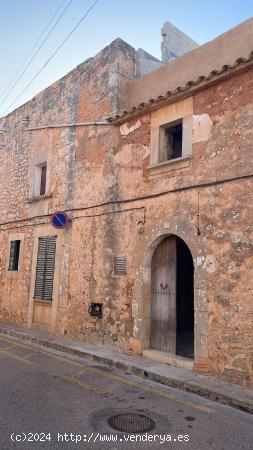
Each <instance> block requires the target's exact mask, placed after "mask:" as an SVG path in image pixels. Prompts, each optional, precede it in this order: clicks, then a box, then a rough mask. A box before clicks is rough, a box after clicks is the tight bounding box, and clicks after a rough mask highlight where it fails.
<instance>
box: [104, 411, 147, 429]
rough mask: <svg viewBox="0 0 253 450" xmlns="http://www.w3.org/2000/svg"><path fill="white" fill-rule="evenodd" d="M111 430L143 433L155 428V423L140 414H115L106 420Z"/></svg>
mask: <svg viewBox="0 0 253 450" xmlns="http://www.w3.org/2000/svg"><path fill="white" fill-rule="evenodd" d="M108 424H109V425H110V427H111V428H113V429H114V430H117V431H125V432H126V433H145V431H150V430H153V429H154V428H155V422H154V421H153V420H152V419H150V418H149V417H147V416H144V415H142V414H132V413H125V414H117V415H116V416H111V417H110V418H109V419H108Z"/></svg>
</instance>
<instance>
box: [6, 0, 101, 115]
mask: <svg viewBox="0 0 253 450" xmlns="http://www.w3.org/2000/svg"><path fill="white" fill-rule="evenodd" d="M97 3H98V0H95V1H94V2H93V3H92V5H91V6H90V7H89V8H88V9H87V11H86V12H85V13H84V15H83V16H82V17H81V19H80V20H79V22H77V24H76V25H75V27H74V28H73V29H72V30H71V31H70V33H69V34H68V35H67V36H66V38H65V39H64V40H63V41H62V43H61V44H60V45H59V46H58V47H57V48H56V50H55V51H54V52H53V53H52V55H51V56H50V57H49V58H48V60H47V61H46V62H45V63H44V64H43V66H42V67H41V68H40V70H39V71H38V72H37V73H36V74H35V76H34V77H33V78H32V80H31V81H30V83H28V84H27V85H26V86H25V87H24V89H23V90H22V92H21V93H20V94H19V95H18V96H17V97H16V98H15V99H14V100H13V102H12V103H11V104H10V105H9V106H8V108H6V109H5V111H4V112H3V115H5V113H6V112H7V111H8V110H9V109H10V108H11V107H12V106H13V105H14V103H16V101H17V100H18V99H19V98H20V97H21V96H22V95H23V93H24V92H25V91H26V90H27V89H28V88H29V87H30V86H31V84H32V83H33V82H34V81H35V80H36V78H38V76H39V75H40V73H41V72H42V71H43V70H44V69H45V67H46V66H47V65H48V64H49V63H50V61H52V59H53V58H54V57H55V55H56V54H57V53H58V52H59V50H60V49H61V48H62V47H63V45H64V44H65V43H66V42H67V40H68V39H69V38H70V36H72V34H73V33H74V32H75V31H76V29H77V28H78V27H79V25H81V23H82V22H83V21H84V20H85V19H86V17H87V16H88V14H89V13H90V12H91V11H92V9H93V8H94V7H95V6H96V4H97Z"/></svg>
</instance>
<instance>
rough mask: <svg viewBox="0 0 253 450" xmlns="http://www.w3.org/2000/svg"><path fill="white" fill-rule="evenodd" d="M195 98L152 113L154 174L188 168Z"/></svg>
mask: <svg viewBox="0 0 253 450" xmlns="http://www.w3.org/2000/svg"><path fill="white" fill-rule="evenodd" d="M192 126H193V103H192V98H191V97H190V98H187V99H184V100H181V101H179V102H175V103H172V104H170V105H167V106H163V107H162V108H160V109H158V110H156V111H152V112H151V131H150V150H151V153H150V168H151V169H153V168H154V169H156V170H155V171H151V172H150V174H151V176H153V175H156V174H158V173H163V172H166V171H171V170H177V169H178V168H183V167H189V165H190V164H191V162H190V159H191V155H192Z"/></svg>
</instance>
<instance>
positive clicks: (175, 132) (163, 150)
mask: <svg viewBox="0 0 253 450" xmlns="http://www.w3.org/2000/svg"><path fill="white" fill-rule="evenodd" d="M182 144H183V125H182V120H177V121H176V122H172V123H171V124H169V125H165V126H161V127H160V148H159V161H158V162H162V161H168V160H169V159H175V158H180V157H181V156H182Z"/></svg>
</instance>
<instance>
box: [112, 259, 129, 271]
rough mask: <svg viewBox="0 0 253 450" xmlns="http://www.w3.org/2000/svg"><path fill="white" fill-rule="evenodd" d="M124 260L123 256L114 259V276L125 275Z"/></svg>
mask: <svg viewBox="0 0 253 450" xmlns="http://www.w3.org/2000/svg"><path fill="white" fill-rule="evenodd" d="M126 273H127V271H126V258H125V257H124V256H115V257H114V275H126Z"/></svg>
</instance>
